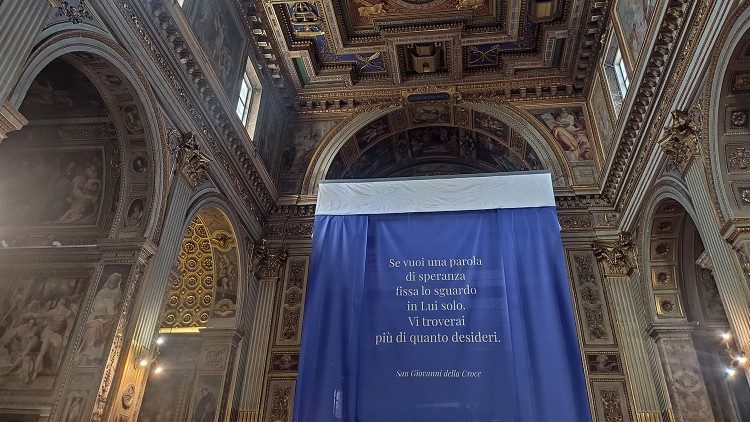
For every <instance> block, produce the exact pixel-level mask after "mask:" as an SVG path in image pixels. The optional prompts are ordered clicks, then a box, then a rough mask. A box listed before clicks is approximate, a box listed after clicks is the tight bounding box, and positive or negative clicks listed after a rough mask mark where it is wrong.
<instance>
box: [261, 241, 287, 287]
mask: <svg viewBox="0 0 750 422" xmlns="http://www.w3.org/2000/svg"><path fill="white" fill-rule="evenodd" d="M288 255H289V254H288V252H287V250H286V249H285V248H282V249H274V250H272V249H271V248H269V247H268V246H266V240H265V239H261V241H260V243H258V245H257V246H256V247H255V248H254V250H253V259H252V266H253V267H252V270H253V272H254V273H255V274H256V277H258V279H260V280H266V281H269V280H274V281H275V280H277V279H278V278H279V275H280V274H281V268H282V267H283V266H284V263H286V260H287V257H288Z"/></svg>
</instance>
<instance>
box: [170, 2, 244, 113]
mask: <svg viewBox="0 0 750 422" xmlns="http://www.w3.org/2000/svg"><path fill="white" fill-rule="evenodd" d="M183 10H185V11H186V14H187V16H188V20H189V22H190V26H192V28H193V33H194V34H195V36H196V37H197V38H198V40H199V41H200V43H201V46H202V47H203V51H204V52H205V54H206V56H207V57H208V60H209V62H210V63H211V65H212V66H213V68H214V72H215V73H216V76H218V78H219V80H220V81H221V82H222V84H223V85H224V88H225V89H226V91H227V95H228V96H229V97H230V98H234V95H235V94H234V92H235V90H236V89H237V86H238V83H239V80H240V79H239V75H240V73H241V71H242V69H243V67H244V61H243V57H245V38H244V36H243V33H242V29H241V27H240V26H239V25H240V23H239V21H238V17H235V15H234V13H233V12H232V10H231V8H230V6H229V5H228V4H227V2H226V0H187V1H186V2H185V4H184V7H183Z"/></svg>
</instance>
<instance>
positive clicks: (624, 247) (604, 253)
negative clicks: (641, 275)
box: [592, 232, 635, 277]
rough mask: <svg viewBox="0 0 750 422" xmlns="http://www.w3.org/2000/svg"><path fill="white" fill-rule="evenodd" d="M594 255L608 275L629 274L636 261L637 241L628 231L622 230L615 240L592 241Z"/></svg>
mask: <svg viewBox="0 0 750 422" xmlns="http://www.w3.org/2000/svg"><path fill="white" fill-rule="evenodd" d="M592 246H593V247H594V256H595V257H596V259H597V260H598V261H599V262H600V263H601V264H602V268H603V269H604V275H605V276H608V277H618V276H629V275H630V274H631V273H632V272H633V268H634V263H635V242H634V240H633V236H632V235H631V234H630V233H628V232H620V238H619V239H618V240H615V241H614V242H606V241H600V240H596V241H594V242H593V243H592Z"/></svg>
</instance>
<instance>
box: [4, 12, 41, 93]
mask: <svg viewBox="0 0 750 422" xmlns="http://www.w3.org/2000/svg"><path fill="white" fill-rule="evenodd" d="M52 11H53V9H52V6H51V5H50V3H49V1H48V0H24V1H3V2H0V28H2V31H0V57H2V60H0V103H3V102H5V100H7V99H8V95H9V94H10V92H11V90H12V89H13V87H14V86H15V84H16V82H17V80H18V77H19V76H20V74H21V71H22V69H23V65H24V63H25V62H26V59H28V57H29V54H30V53H31V49H32V48H33V47H34V44H35V41H36V39H37V36H38V35H39V33H40V32H41V31H42V29H43V28H44V24H45V23H46V22H47V18H48V17H49V15H50V14H51V13H52Z"/></svg>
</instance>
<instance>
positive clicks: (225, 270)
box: [214, 251, 237, 318]
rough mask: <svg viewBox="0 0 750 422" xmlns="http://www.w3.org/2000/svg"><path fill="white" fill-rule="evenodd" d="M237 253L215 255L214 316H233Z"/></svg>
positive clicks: (235, 301)
mask: <svg viewBox="0 0 750 422" xmlns="http://www.w3.org/2000/svg"><path fill="white" fill-rule="evenodd" d="M236 260H237V253H236V251H233V252H232V253H221V252H218V253H216V262H215V266H216V289H215V298H214V303H215V304H214V314H216V315H217V316H220V317H222V318H226V317H230V316H233V315H234V313H235V309H236V306H235V304H236V303H237V263H236V262H235V261H236Z"/></svg>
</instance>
